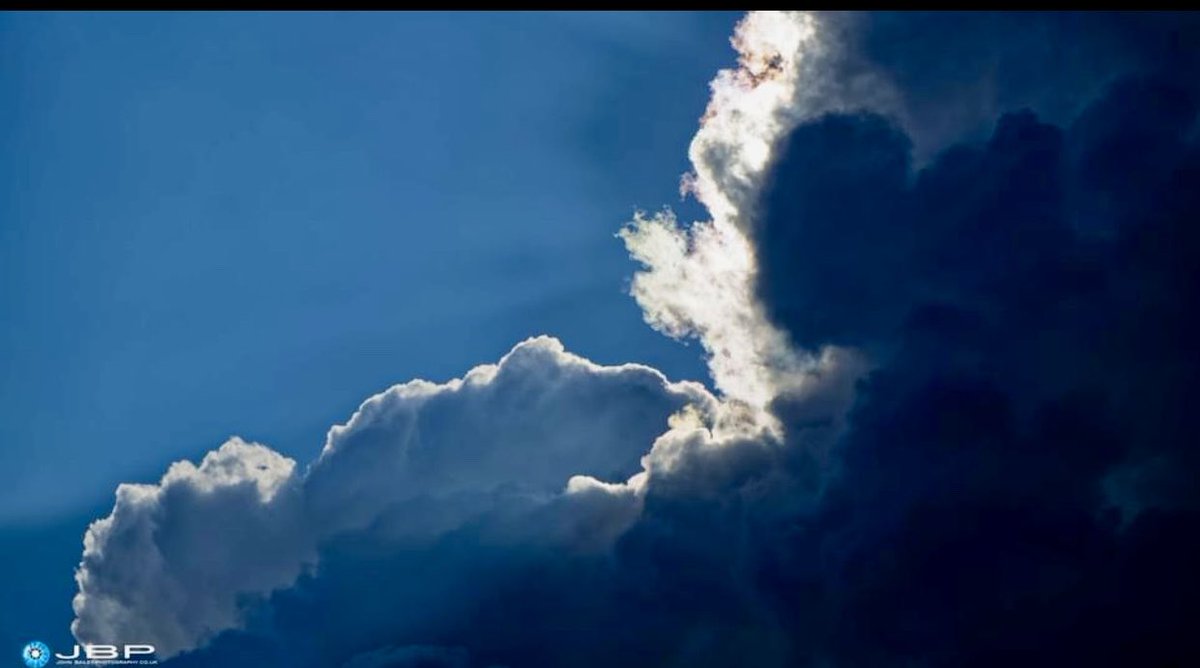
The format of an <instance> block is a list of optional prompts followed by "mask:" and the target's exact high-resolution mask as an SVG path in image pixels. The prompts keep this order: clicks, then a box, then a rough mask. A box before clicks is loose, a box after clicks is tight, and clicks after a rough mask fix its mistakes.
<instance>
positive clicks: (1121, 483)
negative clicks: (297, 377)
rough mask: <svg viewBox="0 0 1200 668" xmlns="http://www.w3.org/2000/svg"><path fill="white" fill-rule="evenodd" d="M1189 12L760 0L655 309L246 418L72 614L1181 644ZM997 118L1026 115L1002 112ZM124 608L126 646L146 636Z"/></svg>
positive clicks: (558, 660)
mask: <svg viewBox="0 0 1200 668" xmlns="http://www.w3.org/2000/svg"><path fill="white" fill-rule="evenodd" d="M1198 24H1200V22H1198V21H1197V20H1196V19H1195V17H1191V16H1175V15H1155V16H1140V15H1138V16H1133V17H1130V18H1128V19H1126V18H1123V17H1114V16H1112V15H1103V14H1100V15H1095V16H1078V15H1057V14H1013V15H986V14H985V15H972V16H963V15H942V14H918V15H912V16H909V15H887V14H884V15H857V14H849V15H848V14H801V13H774V12H765V13H753V14H751V15H749V16H748V17H747V18H746V19H745V20H744V21H743V22H742V23H741V24H740V25H739V27H738V29H737V33H736V34H735V36H734V39H733V44H734V46H735V48H736V49H737V50H738V53H739V64H738V67H737V68H735V69H731V70H728V71H725V72H722V73H720V74H719V75H718V76H717V79H716V80H715V81H714V83H713V87H712V89H713V99H712V102H711V104H710V107H709V109H708V111H707V112H706V114H705V116H704V118H703V119H702V121H701V126H700V129H699V131H698V133H697V136H696V139H695V141H694V142H693V144H692V146H691V151H690V155H691V158H692V162H693V168H694V172H693V174H692V175H691V176H690V177H689V178H688V179H686V184H687V187H688V188H689V190H690V192H692V193H694V194H695V195H696V196H697V197H698V198H699V199H700V201H701V202H702V203H704V204H705V205H706V206H707V208H708V210H709V213H710V214H711V219H710V220H708V221H701V222H697V223H692V224H689V225H684V224H681V223H680V222H679V221H676V220H675V219H674V218H673V217H672V216H671V215H670V214H669V213H663V214H660V215H658V216H653V217H647V216H639V217H638V218H636V219H635V220H634V221H633V222H632V223H631V224H630V225H628V226H626V228H625V229H624V230H623V232H622V233H621V235H622V237H623V239H624V241H625V243H626V245H627V247H628V248H629V250H630V253H631V255H632V256H633V258H634V259H635V260H637V261H638V262H640V263H641V264H642V269H641V271H639V272H638V274H637V275H636V276H635V277H634V280H633V283H632V292H633V296H634V297H635V299H637V301H638V303H639V304H641V305H642V307H643V309H644V311H645V315H646V320H647V322H648V323H649V324H651V325H652V326H654V327H655V328H657V329H659V330H660V331H663V332H664V333H666V334H668V335H670V336H674V337H689V336H690V337H695V338H697V339H698V340H699V341H700V343H701V344H702V346H703V347H704V349H705V351H706V354H707V355H708V356H709V361H710V370H711V372H712V373H711V375H712V380H713V383H714V386H715V388H716V390H717V394H716V395H714V394H711V393H709V391H708V390H706V389H705V388H704V387H703V386H701V385H699V384H697V383H686V382H684V383H673V382H670V381H668V380H667V379H665V378H664V377H663V376H662V375H661V374H659V373H658V372H656V371H654V370H653V369H649V368H647V367H643V366H638V365H623V366H616V367H604V366H599V365H595V364H593V363H591V362H588V361H587V360H584V359H581V358H579V357H576V356H573V355H571V354H569V353H567V352H566V351H565V350H564V349H563V346H562V345H561V344H560V343H559V342H557V341H555V340H553V339H549V338H545V337H542V338H537V339H531V340H529V341H526V342H524V343H522V344H520V345H518V346H517V347H516V348H514V349H513V351H512V352H510V353H509V354H508V355H506V356H505V357H504V358H503V359H502V360H500V362H499V363H497V364H495V365H485V366H481V367H476V368H475V369H473V370H471V371H469V372H468V373H467V374H466V375H465V376H463V378H461V379H457V380H453V381H450V382H448V383H441V384H437V383H430V382H426V381H412V382H409V383H405V384H402V385H397V386H395V387H393V388H391V389H389V390H387V391H385V392H383V393H381V394H379V395H376V396H374V397H372V398H370V399H368V400H367V401H366V402H364V404H363V405H362V406H361V407H360V409H359V410H358V411H357V412H356V413H355V414H354V415H353V416H352V417H351V418H350V420H349V421H348V422H347V423H346V424H345V425H340V426H337V427H334V428H333V429H332V430H331V431H330V433H329V437H328V440H327V442H326V445H325V448H324V450H323V452H322V453H321V456H320V457H319V458H318V459H317V461H315V462H314V463H313V464H312V465H311V466H309V467H308V469H307V470H306V471H305V472H303V473H299V472H296V471H295V466H294V464H293V463H292V462H291V461H290V460H288V459H286V458H284V457H283V456H281V455H279V454H277V453H274V452H272V451H270V450H269V449H267V448H265V447H263V446H257V445H249V444H245V443H242V442H240V441H237V440H233V441H231V442H230V443H227V444H226V445H224V446H222V447H221V448H220V449H219V450H217V451H215V452H213V453H210V454H209V455H208V456H207V457H206V458H205V459H204V461H203V462H202V463H201V465H200V466H198V467H197V466H193V465H191V464H187V463H180V464H176V465H174V466H173V467H172V469H171V470H170V471H169V472H168V473H167V475H166V476H165V477H164V478H163V480H162V481H161V482H160V483H159V484H158V485H142V486H128V485H127V486H122V487H121V488H120V489H119V490H118V495H117V503H116V505H115V507H114V509H113V512H112V514H111V515H110V516H109V517H108V518H105V519H103V520H100V521H99V522H97V523H95V524H93V526H92V527H91V528H90V529H89V532H88V535H87V538H86V549H85V553H84V559H83V563H82V564H81V566H80V570H79V574H78V579H79V584H80V594H79V596H78V597H77V598H76V613H77V619H76V623H75V626H74V631H75V633H76V635H77V637H79V638H80V639H82V640H94V641H97V642H106V641H111V640H112V639H114V636H119V637H120V638H121V639H128V640H129V641H136V642H142V641H147V642H155V643H156V644H159V647H160V650H163V652H164V654H174V653H180V654H178V655H177V656H176V657H175V658H174V659H173V663H175V664H176V665H180V666H188V665H196V666H207V665H242V664H250V663H252V664H254V665H290V666H295V665H311V666H323V665H352V666H370V665H402V666H407V665H453V666H474V665H495V664H501V665H508V666H539V665H697V666H733V665H754V666H797V665H801V666H806V665H807V666H877V665H878V666H892V665H921V666H947V667H950V666H962V665H971V666H993V665H994V666H1002V665H1003V666H1008V665H1013V664H1014V663H1021V664H1023V665H1024V664H1032V665H1056V666H1057V665H1076V664H1078V665H1084V664H1086V665H1097V666H1107V665H1113V666H1118V665H1191V664H1194V663H1196V662H1197V661H1200V645H1198V644H1197V642H1196V640H1195V638H1194V633H1192V632H1191V631H1192V629H1191V628H1190V625H1191V622H1192V620H1194V619H1196V618H1197V617H1200V609H1198V607H1197V605H1198V604H1197V601H1200V579H1198V578H1197V576H1196V574H1195V569H1194V564H1195V563H1196V562H1197V561H1200V540H1198V538H1197V537H1198V536H1200V531H1198V529H1200V495H1198V494H1197V492H1196V490H1198V489H1200V484H1197V483H1198V482H1200V481H1197V471H1200V459H1198V457H1197V454H1196V453H1197V451H1196V449H1195V447H1194V441H1195V438H1194V434H1195V433H1196V432H1197V431H1198V428H1200V424H1197V418H1196V415H1195V411H1194V406H1195V403H1196V399H1197V398H1200V386H1198V385H1197V380H1196V379H1198V378H1200V352H1198V351H1197V349H1196V344H1195V342H1196V341H1200V320H1198V319H1197V318H1196V316H1195V315H1194V313H1193V311H1194V309H1193V305H1194V304H1195V303H1197V301H1200V294H1197V289H1198V286H1200V276H1198V275H1197V269H1196V268H1197V267H1200V239H1198V238H1197V229H1198V228H1197V226H1196V225H1195V222H1196V221H1197V220H1198V219H1200V197H1198V195H1197V193H1200V187H1198V184H1200V146H1198V145H1197V140H1196V137H1197V135H1196V128H1197V111H1198V109H1200V97H1198V96H1197V89H1196V81H1197V79H1196V78H1195V77H1194V76H1193V74H1194V73H1195V65H1196V63H1197V61H1198V56H1197V52H1198V51H1200V50H1198V49H1197V48H1196V46H1195V45H1196V44H1200V41H1198V40H1196V39H1194V37H1195V36H1196V35H1195V33H1196V26H1197V25H1198ZM1014 106H1015V107H1019V108H1013V107H1014ZM133 635H137V636H139V637H138V638H137V639H136V640H135V639H134V638H131V637H129V636H133Z"/></svg>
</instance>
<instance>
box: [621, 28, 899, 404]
mask: <svg viewBox="0 0 1200 668" xmlns="http://www.w3.org/2000/svg"><path fill="white" fill-rule="evenodd" d="M836 29H837V23H836V22H835V21H833V20H831V19H821V18H818V17H817V16H816V15H813V14H809V13H804V12H751V13H750V14H748V15H747V16H746V17H745V18H744V19H743V20H742V21H741V22H740V23H739V24H738V26H737V28H736V30H735V33H734V36H733V38H732V39H731V42H732V44H733V46H734V48H735V49H736V50H737V52H738V67H737V68H736V69H727V70H721V71H720V72H719V73H718V74H717V77H716V78H715V79H714V80H713V81H712V83H711V88H712V98H711V100H710V101H709V104H708V110H707V111H706V112H705V114H704V117H703V119H702V120H701V125H700V128H699V130H698V131H697V133H696V136H695V138H693V140H692V143H691V146H690V148H689V150H688V155H689V157H690V158H691V161H692V168H693V172H692V173H691V174H688V175H686V176H685V177H684V187H685V189H686V190H687V191H690V192H692V193H694V194H695V195H696V197H697V198H698V199H699V200H700V202H701V203H703V204H704V205H705V207H707V209H708V211H709V213H710V214H711V216H712V219H711V220H709V221H704V222H697V223H694V224H692V225H691V226H689V227H685V226H682V225H680V224H679V222H678V221H677V220H676V219H675V217H674V215H673V214H671V213H670V212H663V213H660V214H658V215H655V216H652V217H646V216H644V215H640V214H639V215H638V216H636V217H635V218H634V220H633V221H632V222H631V223H630V224H628V225H627V226H625V228H624V229H623V230H622V231H621V233H620V236H621V238H622V239H623V240H624V242H625V246H626V248H627V249H628V250H629V253H630V255H631V256H632V257H633V258H634V259H635V260H637V261H638V262H640V263H641V264H642V265H643V270H642V271H640V272H638V273H637V274H635V276H634V278H633V282H632V289H631V292H632V295H633V297H634V299H636V300H637V302H638V304H639V305H640V306H641V307H642V311H643V312H644V314H645V319H646V322H647V323H648V324H650V325H651V326H652V327H654V328H655V329H657V330H659V331H661V332H663V333H665V334H667V335H669V336H672V337H675V338H684V337H695V338H697V339H699V341H700V343H701V345H703V346H704V349H705V351H706V353H707V356H708V362H709V370H710V373H711V374H712V377H713V381H714V383H715V384H716V387H717V389H719V390H720V391H721V392H722V394H723V395H724V396H725V397H726V398H728V399H732V400H735V401H739V402H744V403H745V404H747V405H749V406H750V407H751V408H752V409H754V410H755V412H756V415H757V423H758V424H761V425H766V426H773V419H772V418H771V416H770V414H769V413H768V412H767V407H768V405H769V404H770V402H771V401H772V400H773V399H775V398H776V397H779V396H781V395H784V394H788V393H793V392H797V391H802V386H803V385H804V383H806V382H807V379H808V378H809V377H810V375H811V374H810V372H812V371H813V370H814V369H815V368H817V366H818V364H819V362H818V359H817V358H818V357H819V356H817V355H813V354H811V353H808V352H806V351H801V350H796V349H794V348H793V347H792V346H791V344H790V342H789V340H788V337H787V335H786V334H785V333H784V332H783V331H782V330H781V329H779V328H778V327H776V326H775V325H774V324H772V323H771V322H770V321H769V320H768V318H767V316H766V313H765V310H764V308H763V306H762V304H761V303H760V301H759V300H758V297H757V295H756V293H755V280H756V273H757V270H758V264H757V258H756V257H755V252H754V246H753V244H751V242H750V236H751V235H752V230H753V227H754V216H755V206H756V202H757V198H758V196H759V194H760V192H761V190H762V187H763V179H764V174H765V173H766V170H767V168H768V167H769V166H770V164H771V159H772V156H773V154H774V152H775V150H776V147H777V144H778V143H779V142H780V141H781V140H782V139H783V138H784V137H785V136H786V135H787V133H788V132H789V131H790V130H791V129H792V128H794V127H795V126H796V124H797V123H799V122H801V121H802V120H804V119H806V118H811V117H812V116H814V115H817V114H820V113H823V112H826V111H830V110H833V109H837V108H840V107H842V106H844V105H845V104H846V103H847V102H846V100H850V99H854V100H860V99H863V96H862V95H859V94H851V92H850V91H848V90H843V89H842V88H841V87H839V86H840V84H839V85H835V84H834V80H833V79H831V78H830V77H829V76H828V72H827V70H829V69H830V68H832V67H833V66H834V63H836V62H837V61H838V60H839V59H840V51H839V49H838V41H837V40H836V39H833V38H832V36H831V35H830V34H827V33H828V32H829V31H834V32H836ZM865 83H866V82H864V81H861V80H860V81H858V82H857V83H855V84H854V89H855V90H858V89H859V88H863V89H868V90H869V89H871V87H870V86H866V85H865ZM887 90H888V88H887V87H886V86H884V85H882V84H881V83H880V84H879V85H878V86H877V92H876V93H874V94H873V95H875V96H877V97H880V99H881V100H882V99H883V97H884V96H886V95H887V92H886V91H887ZM825 359H829V357H828V355H825Z"/></svg>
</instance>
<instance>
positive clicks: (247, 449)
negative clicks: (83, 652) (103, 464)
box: [71, 438, 315, 656]
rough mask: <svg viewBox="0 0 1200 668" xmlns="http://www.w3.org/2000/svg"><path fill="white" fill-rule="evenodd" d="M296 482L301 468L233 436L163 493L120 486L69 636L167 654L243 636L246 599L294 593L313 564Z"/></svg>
mask: <svg viewBox="0 0 1200 668" xmlns="http://www.w3.org/2000/svg"><path fill="white" fill-rule="evenodd" d="M297 482H298V480H297V477H296V475H295V462H294V461H292V460H291V459H288V458H287V457H284V456H282V455H280V454H279V453H277V452H275V451H273V450H271V449H269V448H266V447H264V446H261V445H258V444H251V443H245V442H243V441H242V440H240V439H237V438H233V439H230V440H229V441H228V442H226V443H225V444H224V445H222V446H221V447H220V448H218V449H217V450H214V451H212V452H209V453H208V454H207V455H205V457H204V459H203V461H202V462H201V463H200V466H194V465H193V464H191V463H190V462H177V463H175V464H172V465H171V467H170V469H169V470H168V471H167V473H166V475H164V476H163V478H162V480H161V481H160V482H159V483H158V484H157V485H130V484H125V485H121V486H120V487H118V488H117V494H116V504H115V505H114V506H113V510H112V513H111V514H110V515H109V516H108V517H106V518H104V519H102V520H98V521H96V522H93V523H92V525H91V526H90V527H88V531H87V534H86V535H85V536H84V552H83V561H82V563H80V566H79V570H78V571H77V573H76V580H77V582H78V584H79V593H78V594H77V595H76V596H75V600H74V608H75V615H76V618H75V621H74V622H73V623H72V625H71V631H72V633H74V634H75V637H76V638H78V639H79V640H80V641H83V642H95V643H114V642H128V643H143V642H148V643H153V644H154V645H155V646H156V647H157V648H158V651H159V655H160V656H170V655H171V654H174V653H176V652H178V651H181V650H184V649H188V648H190V647H194V646H196V645H197V644H199V643H202V642H204V641H206V640H207V639H209V638H211V637H212V636H213V635H215V634H216V633H218V632H220V631H223V630H225V629H227V628H232V627H236V626H238V625H239V624H240V623H241V613H242V607H241V603H243V602H242V601H240V600H239V598H240V597H244V596H250V597H254V596H262V595H265V594H267V593H269V592H271V591H272V590H274V589H278V588H280V587H286V586H289V585H291V584H292V582H294V581H295V579H296V578H297V577H298V576H299V575H300V573H301V572H302V570H303V569H304V567H305V566H306V565H307V564H310V563H311V562H312V561H313V560H314V559H315V549H314V548H315V545H314V543H313V537H312V536H311V534H310V532H309V530H308V527H307V523H306V522H305V518H304V516H303V514H302V508H301V505H300V497H299V488H298V485H297Z"/></svg>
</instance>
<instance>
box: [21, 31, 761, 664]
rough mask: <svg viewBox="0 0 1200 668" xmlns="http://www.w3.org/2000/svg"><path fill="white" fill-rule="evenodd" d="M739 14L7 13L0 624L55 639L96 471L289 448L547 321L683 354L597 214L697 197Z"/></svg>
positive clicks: (614, 221) (594, 337)
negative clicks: (643, 307)
mask: <svg viewBox="0 0 1200 668" xmlns="http://www.w3.org/2000/svg"><path fill="white" fill-rule="evenodd" d="M736 19H737V15H735V14H723V13H722V14H703V15H698V14H688V13H679V14H653V15H642V16H629V15H623V14H599V15H598V14H566V15H543V14H505V15H491V14H454V15H448V14H406V15H371V14H325V15H314V14H283V15H265V14H238V15H230V14H170V15H164V14H137V13H133V14H124V13H123V14H5V15H0V90H2V91H3V95H0V142H2V149H0V184H2V185H0V188H3V190H2V191H0V324H2V327H0V442H2V443H3V444H4V445H3V446H2V447H0V466H3V467H4V469H5V470H7V471H10V472H11V475H10V476H9V477H8V482H7V483H6V484H5V485H4V486H3V487H2V488H0V544H3V546H4V552H5V554H6V557H5V559H6V560H8V561H9V562H10V564H11V565H12V566H13V567H14V571H13V572H14V573H15V575H13V576H10V577H7V578H6V579H5V580H4V582H3V585H0V586H3V587H4V588H5V589H7V590H8V591H5V592H3V595H0V598H2V599H3V600H5V601H6V602H11V603H10V605H8V606H6V608H5V609H4V610H2V611H0V615H3V618H0V622H2V623H0V627H3V635H4V638H3V640H4V641H5V642H8V641H9V640H12V641H14V642H15V641H17V640H18V639H24V637H25V635H27V634H36V635H39V636H40V637H44V638H45V639H47V640H57V639H61V640H63V641H65V640H66V639H67V636H66V628H65V627H66V624H67V623H68V622H69V620H70V610H69V600H70V595H71V592H72V591H73V589H74V583H73V582H72V581H71V570H72V569H73V567H74V565H75V564H76V563H77V562H78V559H79V548H80V542H79V541H80V539H81V537H82V533H83V530H84V528H85V527H86V523H87V521H88V520H90V519H92V518H94V517H98V516H100V515H103V514H104V513H105V512H107V509H108V508H109V507H110V506H111V503H112V490H113V488H114V487H115V485H116V484H117V483H118V482H122V481H140V482H151V481H154V480H156V479H157V478H158V476H159V475H160V474H161V472H162V470H163V469H164V467H165V466H166V464H167V463H169V462H171V461H174V460H177V459H180V458H185V457H188V458H195V457H197V456H199V455H200V454H202V453H203V452H204V451H206V450H208V449H210V448H212V447H215V446H216V445H217V444H219V443H220V442H221V441H223V440H224V439H225V438H226V437H228V436H230V435H232V434H238V435H241V436H243V437H245V438H247V439H253V440H258V441H261V442H264V443H269V444H271V445H272V446H273V447H274V448H276V449H278V450H279V451H281V452H283V453H285V454H288V455H289V456H293V457H296V458H297V459H298V460H299V461H302V462H303V461H308V460H310V459H311V458H312V457H313V456H314V455H315V454H316V453H317V451H318V450H319V449H320V446H321V444H322V442H323V440H324V435H325V431H326V430H327V429H328V427H329V425H331V424H334V423H337V422H342V421H344V420H345V419H346V418H347V417H348V416H349V415H350V413H351V412H352V411H353V409H354V408H355V407H356V406H357V405H358V404H359V402H361V401H362V399H363V398H364V397H366V396H368V395H370V394H371V393H373V392H376V391H379V390H381V389H383V388H385V387H387V386H388V385H390V384H392V383H395V382H399V381H402V380H406V379H408V378H412V377H425V378H430V379H433V380H444V379H446V378H449V377H453V376H457V375H460V374H461V373H462V372H463V371H465V370H466V369H467V368H469V367H471V366H473V365H474V364H476V363H478V362H479V361H481V360H494V359H496V358H498V357H499V355H501V354H502V353H504V352H505V351H507V350H508V349H509V348H510V347H511V346H512V345H513V344H514V343H516V342H517V341H519V340H521V339H523V338H525V337H527V336H531V335H534V334H541V333H550V334H553V335H556V336H558V337H560V338H561V339H562V340H563V341H564V342H565V343H566V344H567V345H568V346H569V347H570V348H571V349H572V350H573V351H575V352H578V353H580V354H583V355H585V356H587V357H589V358H591V359H593V360H596V361H598V362H604V363H616V362H624V361H640V362H646V363H649V364H651V365H653V366H655V367H657V368H659V369H662V370H663V371H664V372H666V373H667V374H668V375H670V376H672V377H689V378H696V379H703V378H704V377H705V376H704V371H703V365H702V361H701V359H700V350H699V348H698V347H697V346H695V345H692V346H683V345H680V344H679V343H677V342H674V341H671V340H668V339H666V338H664V337H662V336H661V335H659V334H657V333H655V332H653V331H652V330H650V329H649V328H648V327H646V326H644V325H643V324H642V322H641V320H642V316H641V313H640V311H639V309H638V307H637V305H636V304H635V303H634V302H633V300H631V299H630V298H629V297H628V295H627V294H626V292H625V291H626V287H627V280H628V277H629V276H630V274H631V273H632V271H633V269H634V266H633V264H632V263H631V262H630V261H629V259H628V257H627V255H626V252H625V250H624V248H623V246H622V244H621V242H620V241H619V240H617V239H615V238H614V233H615V231H616V230H617V229H618V227H619V226H620V225H621V224H622V223H623V222H624V221H626V220H627V219H628V218H629V217H630V215H631V214H632V212H633V210H634V208H635V207H641V208H645V209H650V210H654V209H657V208H659V207H660V206H662V205H665V204H669V205H673V206H675V207H676V208H677V210H679V211H681V213H682V214H683V215H684V217H688V216H692V217H695V216H698V215H700V214H699V213H697V212H696V210H695V209H694V205H690V204H683V205H681V204H680V202H679V197H678V177H679V175H680V174H681V173H682V172H684V171H685V170H686V169H687V167H688V164H687V158H686V151H687V144H688V141H689V140H690V138H691V136H692V134H693V133H694V131H695V127H696V123H697V119H698V117H699V114H700V112H701V111H702V110H703V108H704V104H705V101H706V99H707V96H708V91H707V88H706V83H707V81H708V80H709V79H710V78H711V76H712V74H713V72H714V71H716V69H717V68H719V67H722V66H726V65H728V64H729V62H730V61H731V59H732V58H731V56H732V53H731V51H730V50H729V49H728V47H727V39H728V35H729V34H730V30H731V27H732V25H733V23H734V22H735V21H736ZM51 594H53V595H51ZM14 604H15V605H14ZM10 633H13V634H15V636H14V637H12V638H10V637H9V635H10Z"/></svg>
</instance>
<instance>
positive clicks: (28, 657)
mask: <svg viewBox="0 0 1200 668" xmlns="http://www.w3.org/2000/svg"><path fill="white" fill-rule="evenodd" d="M21 658H22V659H25V665H27V666H29V668H42V666H44V665H46V664H47V663H49V661H50V648H49V647H46V643H44V642H41V641H40V640H34V641H33V642H31V643H29V644H28V645H25V649H23V650H21Z"/></svg>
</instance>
